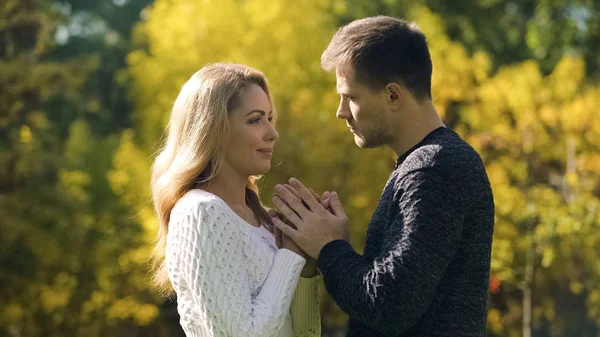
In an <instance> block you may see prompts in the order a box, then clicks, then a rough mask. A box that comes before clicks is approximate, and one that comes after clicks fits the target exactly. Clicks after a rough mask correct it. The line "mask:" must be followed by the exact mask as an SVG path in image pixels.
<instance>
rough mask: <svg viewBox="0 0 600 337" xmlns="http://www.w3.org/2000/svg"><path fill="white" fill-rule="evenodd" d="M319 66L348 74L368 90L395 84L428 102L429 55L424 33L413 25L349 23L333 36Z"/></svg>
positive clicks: (373, 20)
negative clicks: (426, 99) (391, 83)
mask: <svg viewBox="0 0 600 337" xmlns="http://www.w3.org/2000/svg"><path fill="white" fill-rule="evenodd" d="M321 66H322V67H323V69H325V70H327V71H332V70H334V69H337V70H338V71H340V72H341V73H342V74H351V75H352V76H354V79H356V80H357V81H359V82H361V83H363V84H365V85H367V86H368V87H369V88H370V89H371V90H380V89H383V88H384V87H385V86H386V85H387V84H388V83H390V82H397V83H399V84H401V85H403V86H404V87H406V88H407V89H408V90H410V92H411V93H412V94H413V95H414V96H415V98H416V99H418V100H422V99H425V98H429V99H431V73H432V64H431V56H430V55H429V48H428V47H427V40H426V38H425V34H423V32H422V31H421V30H420V29H419V27H418V26H417V25H416V24H415V23H414V22H407V21H404V20H401V19H397V18H393V17H389V16H375V17H369V18H364V19H360V20H356V21H353V22H351V23H349V24H347V25H345V26H343V27H341V28H340V29H339V30H338V31H337V32H336V33H335V35H334V36H333V39H332V40H331V42H330V43H329V46H328V47H327V49H326V50H325V51H324V52H323V55H321Z"/></svg>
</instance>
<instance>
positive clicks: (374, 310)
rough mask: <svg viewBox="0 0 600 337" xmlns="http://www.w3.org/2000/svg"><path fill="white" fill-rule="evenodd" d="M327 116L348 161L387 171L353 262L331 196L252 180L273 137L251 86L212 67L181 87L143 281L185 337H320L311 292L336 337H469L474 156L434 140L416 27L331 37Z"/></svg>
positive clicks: (480, 222)
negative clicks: (333, 90)
mask: <svg viewBox="0 0 600 337" xmlns="http://www.w3.org/2000/svg"><path fill="white" fill-rule="evenodd" d="M321 61H322V66H323V68H324V69H325V70H335V72H336V77H337V91H338V92H339V94H340V96H341V102H340V106H339V108H338V111H337V116H338V118H340V119H344V120H346V123H347V124H348V126H349V127H350V129H351V131H352V133H353V135H354V140H355V142H356V144H357V145H358V146H359V147H361V148H372V147H377V146H382V145H387V146H389V147H390V148H391V149H392V150H394V152H395V153H396V154H397V155H398V160H397V163H396V166H395V169H394V171H393V172H392V173H391V176H390V178H389V180H388V182H387V184H386V186H385V188H384V190H383V193H382V195H381V200H380V202H379V205H378V207H377V209H376V210H375V213H374V214H373V216H372V219H371V222H370V224H369V227H368V231H367V238H366V245H365V250H364V254H363V255H359V254H358V253H357V252H356V251H355V250H354V249H353V248H352V247H351V246H350V244H349V243H348V219H347V217H346V215H345V213H344V209H343V207H342V204H341V203H340V199H339V198H338V196H337V194H336V193H335V192H331V193H330V192H325V193H323V195H322V196H319V195H318V194H316V193H313V192H312V190H310V189H307V188H306V187H305V186H303V184H302V183H301V182H299V181H298V180H295V179H293V178H292V179H290V182H289V184H282V185H277V186H276V188H275V196H274V197H273V203H274V205H275V206H276V208H277V210H266V209H265V208H264V207H263V206H262V204H261V202H260V200H259V197H258V190H257V187H256V184H255V179H256V177H257V176H259V175H262V174H265V173H267V172H268V171H269V169H270V168H271V156H272V152H273V145H274V143H275V141H276V140H277V138H278V136H279V135H278V133H277V131H276V129H275V120H276V118H277V115H276V112H275V108H274V106H273V105H272V100H271V96H270V92H269V88H268V86H267V81H266V79H265V78H264V76H263V74H262V73H260V72H259V71H257V70H254V69H251V68H248V67H246V66H242V65H233V64H213V65H209V66H206V67H204V68H202V69H201V70H200V71H198V72H197V73H196V74H194V75H193V76H192V78H191V79H190V80H189V81H188V82H187V83H186V84H185V85H184V86H183V88H182V90H181V93H180V94H179V96H178V98H177V100H176V101H175V104H174V107H173V111H172V115H171V119H170V122H169V134H168V139H167V141H166V145H165V147H164V149H163V151H162V152H161V153H160V155H159V156H158V157H157V159H156V162H155V164H154V168H153V177H152V189H153V199H154V204H155V208H156V212H157V213H158V217H159V220H160V226H161V227H160V233H159V238H160V241H159V245H158V246H157V255H158V256H161V255H162V260H160V259H159V260H158V261H159V262H158V267H159V268H158V269H157V272H156V280H157V281H158V284H159V285H163V286H165V287H167V286H168V285H170V286H172V290H174V293H175V294H176V295H177V300H178V311H179V314H180V317H181V318H180V323H181V325H182V327H183V329H184V331H185V333H186V335H187V336H190V337H191V336H203V337H204V336H232V337H241V336H280V337H288V336H320V330H321V322H320V313H319V309H318V294H317V289H318V282H320V280H321V279H322V280H323V282H324V283H325V286H326V289H327V291H328V292H329V294H330V295H331V297H332V298H333V299H334V300H335V301H336V303H337V304H338V305H339V306H340V308H341V309H342V310H343V311H344V312H346V313H347V314H348V315H349V317H350V321H349V326H348V331H347V336H356V337H359V336H360V337H368V336H413V337H416V336H419V337H420V336H484V335H485V331H486V315H487V310H486V300H487V290H488V277H489V268H490V255H491V243H492V232H493V223H494V204H493V197H492V191H491V189H490V184H489V182H488V178H487V175H486V172H485V168H484V166H483V164H482V161H481V159H480V157H479V155H478V154H477V153H476V152H475V151H474V150H473V149H472V148H471V147H470V146H469V145H468V144H467V143H465V142H464V141H463V140H462V139H461V138H460V137H459V136H458V135H457V134H455V133H454V132H453V131H451V130H449V129H447V128H445V127H444V125H443V123H442V121H441V119H440V117H439V116H438V114H437V112H436V111H435V109H434V107H433V104H432V101H431V72H432V65H431V59H430V56H429V50H428V47H427V43H426V40H425V36H424V35H423V33H422V32H420V31H419V29H418V28H417V27H416V25H414V24H412V23H408V22H405V21H403V20H399V19H395V18H391V17H385V16H378V17H372V18H366V19H362V20H357V21H354V22H352V23H350V24H348V25H346V26H344V27H342V28H341V29H340V30H339V31H338V32H337V33H336V34H335V36H334V37H333V40H332V41H331V43H330V45H329V46H328V48H327V49H326V50H325V52H324V53H323V55H322V59H321Z"/></svg>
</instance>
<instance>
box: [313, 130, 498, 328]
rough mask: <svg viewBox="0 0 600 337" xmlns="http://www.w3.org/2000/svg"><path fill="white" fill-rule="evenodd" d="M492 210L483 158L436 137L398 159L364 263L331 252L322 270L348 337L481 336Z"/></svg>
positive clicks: (345, 250) (455, 139) (447, 135)
mask: <svg viewBox="0 0 600 337" xmlns="http://www.w3.org/2000/svg"><path fill="white" fill-rule="evenodd" d="M493 228H494V201H493V197H492V190H491V188H490V183H489V181H488V177H487V174H486V172H485V168H484V166H483V163H482V161H481V158H480V157H479V155H478V154H477V152H475V150H473V148H471V147H470V146H469V145H468V144H467V143H466V142H464V141H463V140H462V139H461V138H460V137H459V136H458V135H457V134H456V133H454V132H453V131H451V130H449V129H447V128H439V129H436V130H434V131H433V132H431V133H430V134H429V135H428V136H427V137H426V138H425V139H423V141H421V142H420V143H419V144H417V145H416V146H415V147H413V148H412V149H411V150H409V151H408V152H407V153H406V154H404V155H403V156H401V157H400V158H398V162H397V164H396V168H395V169H394V172H393V173H392V175H391V176H390V178H389V180H388V182H387V184H386V186H385V189H384V191H383V194H382V196H381V200H380V201H379V205H378V207H377V209H376V210H375V213H374V214H373V217H372V218H371V222H370V224H369V227H368V230H367V240H366V245H365V250H364V255H363V256H361V255H359V254H358V253H356V252H355V251H354V249H353V248H352V247H351V246H350V245H349V244H348V243H347V242H345V241H341V240H339V241H333V242H330V243H328V244H327V245H325V247H323V249H322V250H321V252H320V255H319V260H318V264H319V270H320V271H321V273H322V274H323V280H324V282H325V286H326V288H327V291H328V292H329V294H330V295H331V296H332V297H333V299H334V300H335V301H336V302H337V304H338V305H339V306H340V308H341V309H342V310H343V311H344V312H346V313H347V314H348V315H349V317H350V322H349V325H348V333H347V336H352V337H355V336H356V337H368V336H410V337H426V336H432V337H433V336H436V337H443V336H452V337H455V336H462V337H466V336H477V337H479V336H484V335H485V333H486V317H487V305H486V304H487V295H488V286H489V285H488V282H489V271H490V257H491V249H492V233H493Z"/></svg>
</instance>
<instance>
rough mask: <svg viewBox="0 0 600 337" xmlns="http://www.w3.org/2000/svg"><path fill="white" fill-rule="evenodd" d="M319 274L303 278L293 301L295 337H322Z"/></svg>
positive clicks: (299, 282)
mask: <svg viewBox="0 0 600 337" xmlns="http://www.w3.org/2000/svg"><path fill="white" fill-rule="evenodd" d="M320 280H321V277H320V276H319V275H318V274H317V275H315V276H314V277H311V278H304V277H301V278H300V280H299V281H298V286H297V287H296V292H295V293H294V298H293V300H292V306H291V309H290V311H291V314H292V328H293V330H294V337H320V336H321V313H320V311H319V281H320Z"/></svg>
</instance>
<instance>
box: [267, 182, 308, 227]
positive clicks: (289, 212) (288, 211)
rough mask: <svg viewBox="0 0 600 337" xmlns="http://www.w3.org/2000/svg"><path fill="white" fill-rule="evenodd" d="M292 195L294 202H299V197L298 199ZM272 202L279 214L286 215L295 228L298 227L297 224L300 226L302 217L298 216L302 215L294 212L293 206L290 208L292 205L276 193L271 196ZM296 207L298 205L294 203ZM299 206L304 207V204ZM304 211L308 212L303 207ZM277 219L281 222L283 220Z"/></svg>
mask: <svg viewBox="0 0 600 337" xmlns="http://www.w3.org/2000/svg"><path fill="white" fill-rule="evenodd" d="M288 193H289V192H288ZM292 197H293V198H295V200H296V204H300V199H298V198H296V197H294V196H292ZM273 203H274V204H275V206H276V207H277V208H278V209H279V211H280V212H281V214H283V216H284V217H286V218H287V219H288V220H289V221H290V222H291V223H292V224H294V225H295V226H296V228H298V227H299V226H302V219H301V218H300V216H302V215H300V216H298V214H296V212H295V211H294V209H295V208H294V209H292V208H291V207H293V206H290V205H288V204H287V203H285V202H284V201H283V200H282V199H281V197H280V196H279V195H276V196H274V197H273ZM296 207H298V205H296ZM299 207H301V208H304V206H302V205H300V206H299ZM304 212H308V210H307V209H306V208H304ZM273 219H279V218H278V217H273ZM279 221H280V222H281V223H283V221H281V220H279ZM286 226H287V225H286ZM284 233H285V232H284Z"/></svg>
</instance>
